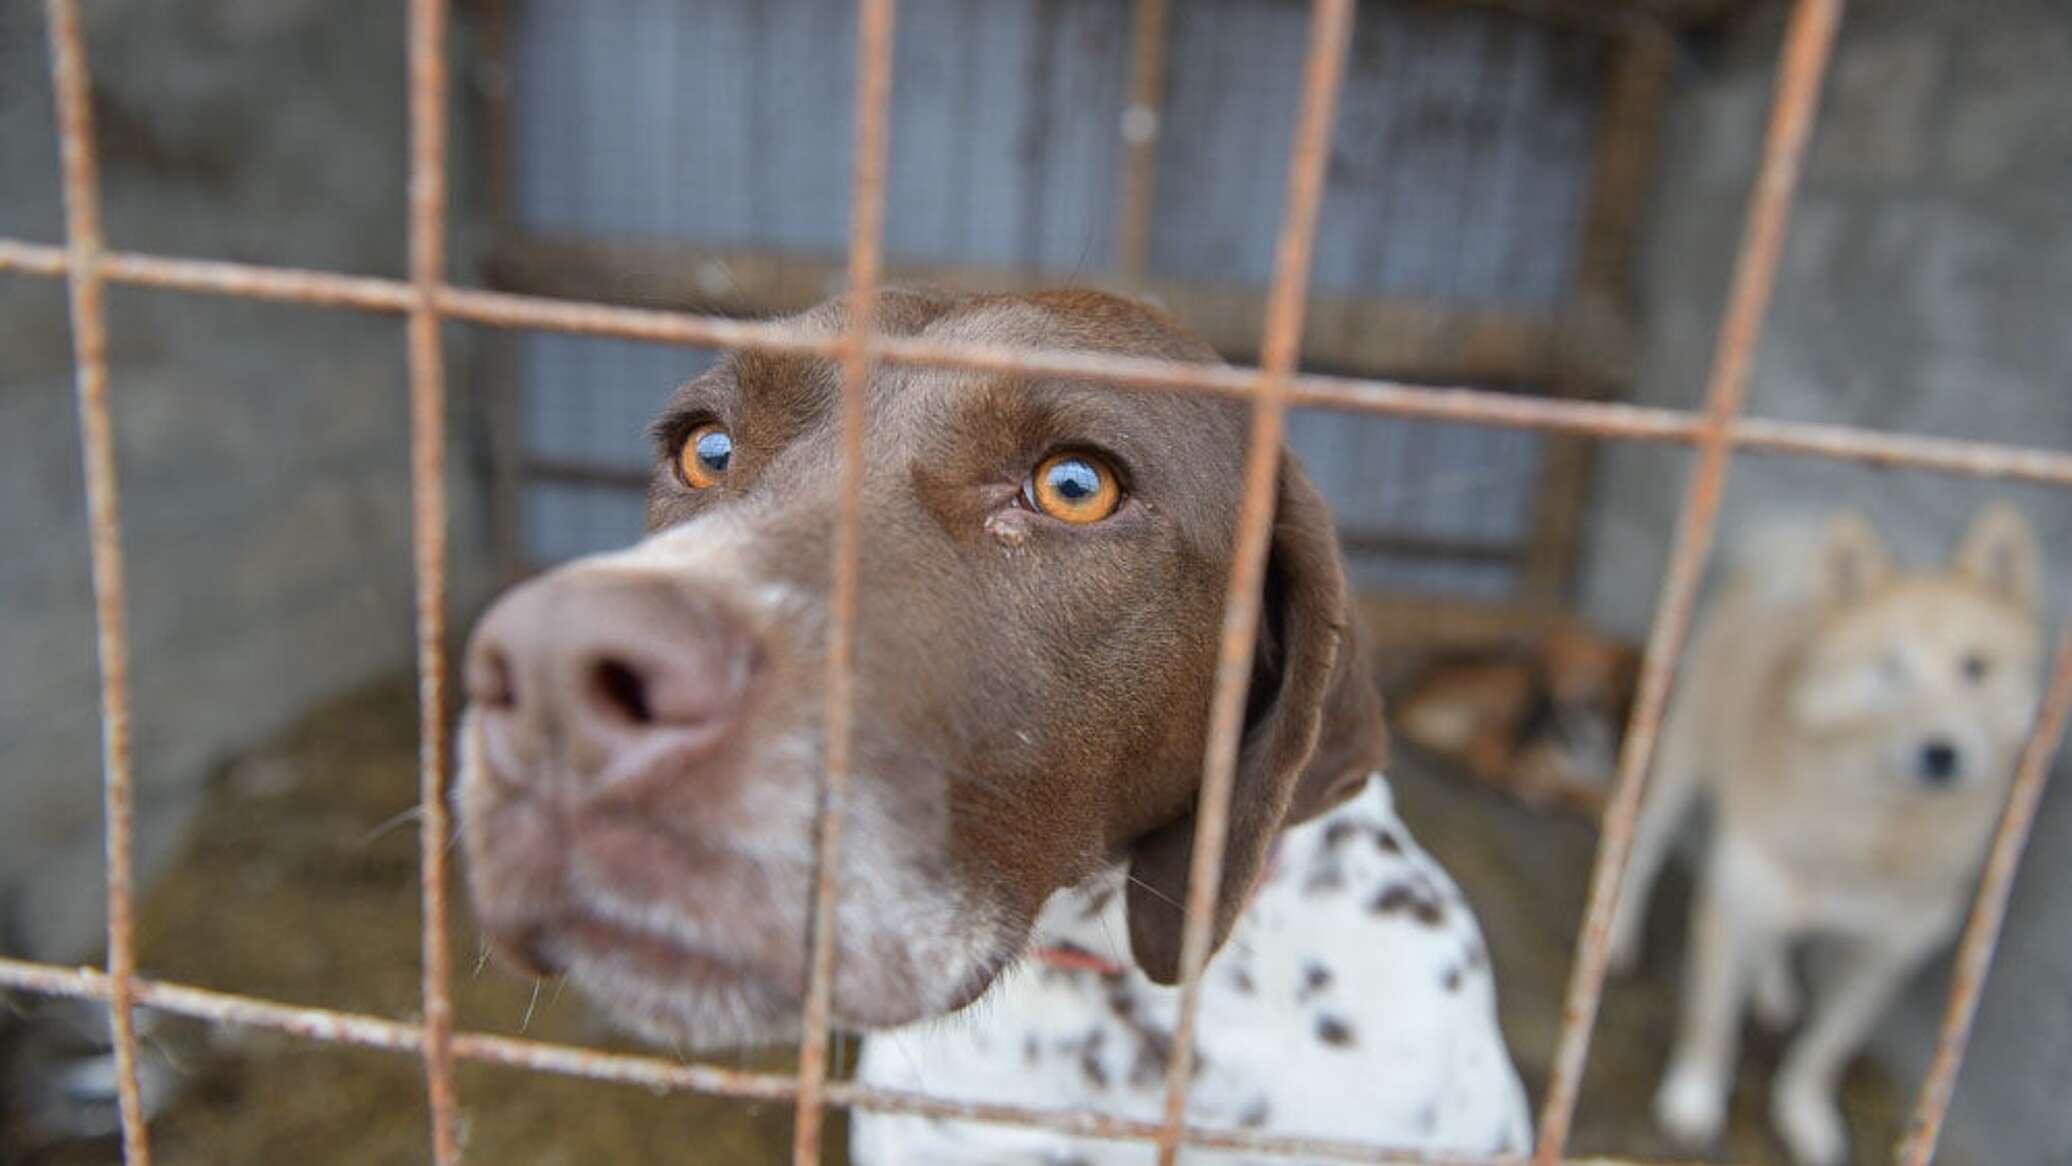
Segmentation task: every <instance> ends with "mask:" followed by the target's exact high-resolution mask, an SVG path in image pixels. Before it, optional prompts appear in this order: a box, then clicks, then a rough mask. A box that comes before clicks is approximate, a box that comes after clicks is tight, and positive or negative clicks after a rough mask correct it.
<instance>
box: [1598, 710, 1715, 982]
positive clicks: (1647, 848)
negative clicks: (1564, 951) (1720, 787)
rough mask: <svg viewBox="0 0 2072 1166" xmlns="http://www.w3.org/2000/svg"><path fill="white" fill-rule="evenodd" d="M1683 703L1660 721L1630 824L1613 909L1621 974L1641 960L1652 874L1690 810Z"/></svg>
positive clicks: (1690, 747)
mask: <svg viewBox="0 0 2072 1166" xmlns="http://www.w3.org/2000/svg"><path fill="white" fill-rule="evenodd" d="M1686 707H1688V706H1687V705H1686V704H1685V702H1683V701H1679V702H1678V703H1677V705H1676V707H1675V708H1674V709H1672V710H1671V713H1670V716H1669V720H1668V722H1667V723H1666V724H1664V725H1663V726H1662V746H1661V749H1660V751H1659V752H1657V753H1656V755H1655V771H1654V774H1653V780H1652V781H1650V782H1649V785H1648V791H1647V801H1646V802H1644V803H1643V804H1642V805H1641V808H1640V821H1639V823H1638V824H1637V825H1636V826H1635V828H1634V834H1633V858H1632V860H1631V861H1630V862H1628V863H1627V864H1626V878H1625V880H1624V881H1623V882H1621V883H1620V884H1619V903H1618V909H1617V910H1616V911H1614V912H1613V914H1612V949H1611V963H1612V970H1614V971H1616V972H1619V973H1621V974H1624V973H1627V972H1631V971H1633V970H1634V969H1635V968H1637V967H1639V966H1640V955H1641V938H1642V934H1643V933H1644V932H1645V931H1646V929H1647V915H1648V898H1649V896H1650V895H1652V894H1653V893H1654V889H1655V879H1656V878H1657V877H1658V876H1660V875H1661V873H1662V863H1663V862H1664V860H1666V859H1667V858H1668V857H1669V848H1670V846H1671V845H1672V844H1673V843H1674V842H1675V841H1676V832H1677V828H1678V827H1680V826H1682V825H1683V822H1684V819H1685V818H1687V817H1689V816H1690V811H1691V803H1692V802H1693V801H1695V800H1696V798H1697V795H1698V786H1699V776H1700V774H1699V764H1698V758H1699V742H1698V740H1697V738H1696V733H1695V730H1694V727H1693V726H1692V725H1690V724H1689V721H1690V717H1689V716H1688V715H1686V714H1684V712H1683V710H1684V709H1685V708H1686Z"/></svg>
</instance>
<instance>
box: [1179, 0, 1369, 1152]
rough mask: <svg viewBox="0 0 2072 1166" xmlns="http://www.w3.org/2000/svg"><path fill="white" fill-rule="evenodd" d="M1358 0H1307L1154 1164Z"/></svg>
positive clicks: (1222, 833) (1192, 1019) (1183, 1039)
mask: <svg viewBox="0 0 2072 1166" xmlns="http://www.w3.org/2000/svg"><path fill="white" fill-rule="evenodd" d="M1352 26H1353V4H1352V0H1316V2H1315V4H1314V5H1313V6H1312V7H1311V9H1310V33H1309V50H1308V56H1307V59H1306V61H1305V63H1304V65H1303V71H1302V106H1301V111H1300V113H1299V114H1298V116H1297V118H1296V123H1295V149H1294V154H1293V156H1292V157H1291V158H1290V159H1289V162H1288V196H1287V197H1288V205H1287V207H1286V209H1285V212H1284V214H1285V217H1284V218H1283V220H1282V222H1281V232H1280V240H1279V242H1278V244H1277V245H1276V248H1275V253H1274V272H1273V286H1272V288H1271V289H1270V290H1269V292H1268V293H1267V304H1266V326H1265V339H1264V341H1263V342H1262V344H1261V346H1260V354H1259V364H1260V379H1259V382H1258V388H1257V393H1256V396H1254V398H1253V402H1252V427H1251V433H1250V435H1249V436H1248V437H1247V439H1246V446H1245V492H1244V499H1243V502H1242V503H1241V504H1240V506H1239V507H1238V517H1237V535H1236V549H1235V550H1234V551H1233V554H1232V562H1231V568H1230V581H1229V585H1228V587H1227V588H1226V589H1225V591H1224V594H1223V630H1222V640H1221V644H1220V646H1219V648H1218V650H1217V660H1216V683H1215V690H1214V695H1213V696H1212V697H1211V703H1210V709H1209V728H1208V746H1207V753H1206V757H1205V759H1204V762H1203V766H1202V784H1201V792H1200V793H1199V794H1198V795H1197V796H1196V799H1195V809H1194V850H1193V853H1192V854H1191V855H1190V856H1189V863H1188V873H1187V902H1186V919H1185V921H1184V923H1183V925H1182V928H1181V932H1180V1012H1179V1016H1178V1018H1177V1019H1176V1020H1175V1021H1174V1024H1173V1047H1172V1057H1171V1059H1170V1061H1169V1062H1168V1063H1167V1066H1166V1082H1165V1086H1166V1096H1165V1124H1164V1126H1163V1127H1162V1128H1161V1129H1160V1131H1159V1137H1158V1161H1159V1166H1174V1163H1175V1162H1177V1161H1178V1159H1179V1154H1180V1145H1181V1143H1182V1141H1183V1139H1184V1137H1185V1126H1186V1119H1187V1087H1188V1085H1189V1084H1190V1083H1191V1082H1192V1081H1193V1080H1194V1039H1195V1026H1196V1024H1197V1023H1198V1021H1199V1012H1200V1007H1199V1006H1200V1003H1201V974H1202V969H1203V967H1205V966H1206V965H1207V964H1208V961H1209V948H1210V942H1211V934H1210V933H1211V931H1212V929H1213V920H1214V918H1215V915H1216V901H1217V898H1218V893H1219V891H1220V890H1221V884H1222V881H1223V877H1222V872H1223V850H1224V843H1225V841H1226V835H1227V833H1228V830H1229V825H1230V801H1231V791H1232V789H1233V787H1234V785H1235V783H1236V777H1237V756H1238V738H1239V736H1240V734H1241V733H1242V732H1243V729H1244V715H1245V695H1246V689H1247V688H1248V687H1249V685H1250V681H1251V675H1252V652H1253V648H1254V646H1255V645H1256V643H1257V640H1258V634H1259V604H1260V592H1261V589H1262V588H1263V587H1264V585H1265V581H1266V557H1267V550H1268V547H1269V545H1270V543H1271V540H1272V536H1273V516H1274V501H1275V498H1276V496H1277V495H1278V493H1279V491H1278V489H1277V488H1276V481H1277V479H1278V476H1279V474H1280V468H1281V435H1282V433H1283V431H1284V430H1285V428H1286V422H1287V408H1288V406H1287V398H1288V390H1289V387H1290V382H1291V381H1292V380H1293V378H1294V375H1295V362H1296V359H1297V357H1298V355H1299V354H1300V345H1301V342H1302V313H1303V308H1304V307H1305V306H1306V303H1307V299H1308V295H1309V276H1310V264H1311V260H1312V259H1313V258H1314V257H1315V254H1316V238H1317V218H1318V210H1319V208H1320V207H1321V206H1322V205H1323V201H1324V172H1325V165H1326V163H1327V162H1328V160H1329V155H1330V148H1331V131H1332V127H1333V126H1334V124H1335V123H1336V120H1337V113H1338V96H1339V92H1340V90H1341V88H1342V87H1343V82H1344V80H1345V58H1346V51H1347V48H1348V46H1350V45H1351V43H1352Z"/></svg>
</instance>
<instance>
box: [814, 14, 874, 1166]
mask: <svg viewBox="0 0 2072 1166" xmlns="http://www.w3.org/2000/svg"><path fill="white" fill-rule="evenodd" d="M892 19H893V0H858V3H857V30H856V169H855V173H854V175H853V176H852V182H851V185H850V193H849V295H848V302H847V314H848V320H847V327H846V328H845V329H844V331H843V335H842V349H841V358H842V485H841V492H840V499H841V501H840V502H839V504H838V507H837V510H836V514H835V537H834V543H835V545H834V588H833V593H832V595H831V596H830V597H829V601H828V606H829V616H830V619H831V620H832V623H833V627H832V630H831V633H830V637H829V643H828V653H827V746H826V748H827V777H826V780H825V782H823V783H822V786H821V791H820V806H819V812H818V814H817V815H816V822H817V823H818V826H819V834H820V837H819V840H818V841H819V846H818V848H817V853H816V855H815V865H816V867H817V868H818V869H817V879H816V882H815V885H814V890H813V929H812V933H811V937H810V940H809V942H810V943H811V950H810V952H809V953H808V956H809V959H808V967H807V973H806V974H807V980H806V1004H805V1016H804V1021H805V1023H804V1032H803V1033H802V1034H801V1035H800V1037H799V1072H798V1085H799V1093H798V1110H797V1113H796V1114H795V1116H794V1120H793V1124H792V1150H791V1154H792V1162H793V1164H794V1166H817V1163H819V1161H820V1140H821V1127H822V1125H823V1124H825V1116H826V1114H825V1109H826V1105H827V1089H828V1082H827V1044H828V1031H829V1020H830V1014H831V1012H832V1011H833V1008H832V1005H833V999H834V953H835V925H836V916H837V914H838V912H837V911H836V903H837V899H838V897H839V896H840V894H841V882H840V880H839V878H838V877H837V876H838V875H839V873H840V867H841V855H842V826H843V824H844V820H845V819H846V817H847V815H848V797H849V780H850V773H849V770H850V765H851V745H852V736H853V734H852V733H851V724H850V722H851V719H852V716H853V714H854V711H855V692H854V690H855V687H856V591H857V575H858V573H859V570H860V567H859V564H858V560H859V558H860V557H861V554H860V549H859V545H858V544H859V542H860V540H861V539H862V535H863V429H864V406H865V403H866V398H867V397H868V395H869V392H870V375H871V368H872V365H873V363H874V356H873V353H872V351H871V347H870V340H871V327H872V322H873V317H874V316H875V315H876V309H877V303H878V279H879V273H880V270H881V268H882V267H883V261H884V241H885V142H886V137H887V128H886V123H887V122H888V121H889V120H890V118H891V107H892V47H893V42H892Z"/></svg>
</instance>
